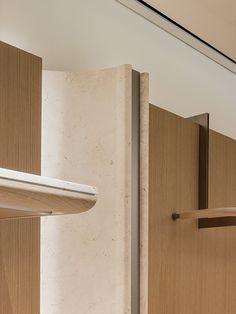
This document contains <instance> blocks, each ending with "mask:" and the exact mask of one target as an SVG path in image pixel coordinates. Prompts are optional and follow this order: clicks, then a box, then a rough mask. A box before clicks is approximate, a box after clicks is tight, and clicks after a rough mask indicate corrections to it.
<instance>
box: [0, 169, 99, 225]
mask: <svg viewBox="0 0 236 314" xmlns="http://www.w3.org/2000/svg"><path fill="white" fill-rule="evenodd" d="M95 203H96V189H95V188H94V187H91V186H87V185H82V184H77V183H72V182H67V181H62V180H57V179H51V178H47V177H41V176H36V175H31V174H27V173H22V172H17V171H13V170H8V169H0V219H10V218H19V217H32V216H48V215H62V214H75V213H81V212H84V211H87V210H89V209H90V208H92V207H93V206H94V204H95Z"/></svg>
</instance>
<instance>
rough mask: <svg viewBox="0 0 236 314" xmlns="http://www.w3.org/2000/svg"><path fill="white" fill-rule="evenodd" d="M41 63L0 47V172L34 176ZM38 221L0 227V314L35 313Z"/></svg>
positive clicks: (38, 153) (37, 155) (38, 147)
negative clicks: (19, 172)
mask: <svg viewBox="0 0 236 314" xmlns="http://www.w3.org/2000/svg"><path fill="white" fill-rule="evenodd" d="M41 80H42V61H41V59H40V58H38V57H35V56H33V55H31V54H29V53H26V52H23V51H22V50H19V49H17V48H14V47H12V46H10V45H7V44H5V43H3V42H0V142H1V150H0V167H2V168H9V169H14V170H18V171H24V172H30V173H35V174H40V168H41ZM39 296H40V220H39V218H33V219H31V218H29V219H26V220H24V219H19V220H18V219H16V220H14V221H1V222H0V300H1V302H0V314H15V313H17V314H39V312H40V306H39V304H40V298H39Z"/></svg>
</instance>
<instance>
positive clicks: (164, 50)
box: [0, 0, 236, 137]
mask: <svg viewBox="0 0 236 314" xmlns="http://www.w3.org/2000/svg"><path fill="white" fill-rule="evenodd" d="M0 38H1V40H5V41H8V42H10V43H12V44H15V45H18V46H20V47H22V48H25V49H28V50H30V51H32V52H34V53H36V54H39V55H41V56H42V57H43V58H44V68H45V69H51V70H88V69H95V68H97V69H98V68H105V67H111V66H116V65H119V64H124V63H130V64H133V66H134V67H135V68H137V70H140V71H147V72H150V74H151V89H150V94H151V101H152V102H153V103H156V104H158V105H159V106H162V107H164V108H166V109H169V110H172V111H174V112H176V113H179V114H182V115H186V116H188V115H192V114H195V113H199V112H205V111H209V112H210V113H211V126H212V128H214V129H216V130H219V131H220V132H222V133H226V134H227V135H231V136H234V137H236V128H235V121H234V119H235V118H234V117H235V114H236V109H235V103H236V93H235V86H236V75H235V74H233V73H231V72H229V71H228V70H226V69H224V68H222V67H221V66H219V65H217V64H216V63H214V62H213V61H211V60H209V59H208V58H206V57H205V56H203V55H201V54H200V53H198V52H197V51H195V50H193V49H192V48H191V47H188V46H187V45H186V44H183V43H182V42H180V41H178V40H177V39H175V38H173V37H172V36H171V35H169V34H167V33H165V32H164V31H162V30H161V29H158V27H156V26H155V25H152V24H151V23H149V22H147V21H146V20H144V19H143V18H142V17H140V16H138V15H136V14H135V13H133V12H131V11H129V10H128V9H127V8H125V7H123V6H122V5H121V4H119V3H117V2H116V1H115V0H86V1H83V0H70V1H63V0H59V1H57V0H50V1H48V0H41V1H38V0H21V1H18V0H11V1H7V0H0Z"/></svg>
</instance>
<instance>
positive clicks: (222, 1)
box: [139, 0, 236, 62]
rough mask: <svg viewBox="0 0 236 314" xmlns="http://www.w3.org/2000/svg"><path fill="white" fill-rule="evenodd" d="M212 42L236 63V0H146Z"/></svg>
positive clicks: (201, 37) (204, 39) (211, 44)
mask: <svg viewBox="0 0 236 314" xmlns="http://www.w3.org/2000/svg"><path fill="white" fill-rule="evenodd" d="M139 2H142V3H146V4H147V5H149V6H151V7H153V8H154V9H156V10H157V11H159V12H161V13H163V14H164V15H166V16H167V17H168V18H170V19H171V20H173V21H174V22H176V23H178V24H179V25H181V26H182V27H184V28H185V29H187V30H188V31H189V32H191V33H193V34H194V35H195V36H197V37H199V38H200V39H202V40H203V41H205V42H207V44H208V45H210V46H212V47H214V48H215V49H216V50H218V51H220V52H221V53H222V54H224V55H225V56H227V57H228V58H229V59H231V60H232V61H234V62H236V1H235V0H175V1H173V0H145V1H139Z"/></svg>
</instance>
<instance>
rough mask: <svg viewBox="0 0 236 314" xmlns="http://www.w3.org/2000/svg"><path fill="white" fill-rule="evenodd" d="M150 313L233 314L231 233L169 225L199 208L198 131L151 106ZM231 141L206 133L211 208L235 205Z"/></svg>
mask: <svg viewBox="0 0 236 314" xmlns="http://www.w3.org/2000/svg"><path fill="white" fill-rule="evenodd" d="M149 119H150V124H149V128H150V129H149V154H150V155H149V243H148V245H149V248H148V251H149V257H148V258H149V261H148V263H149V272H148V279H149V283H148V289H149V290H148V307H149V308H148V313H149V314H154V313H155V314H156V313H158V314H189V313H191V314H222V313H224V314H233V313H235V310H236V299H235V292H236V281H235V279H236V270H235V262H236V252H235V250H234V248H235V244H236V242H235V232H236V231H235V227H229V228H211V229H200V230H199V229H198V225H197V221H195V220H183V221H181V222H180V221H172V219H171V214H172V212H173V210H175V209H180V210H181V211H191V210H197V208H198V126H197V125H195V124H194V123H192V122H190V121H187V120H185V119H183V118H181V117H178V116H176V115H174V114H171V113H169V112H167V111H165V110H162V109H159V108H157V107H154V106H150V116H149ZM235 160H236V142H235V141H233V140H230V139H228V138H226V137H224V136H222V135H220V134H216V133H215V132H213V131H211V132H210V182H209V189H210V191H209V207H221V206H235V201H236V193H235V189H236V162H235Z"/></svg>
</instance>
